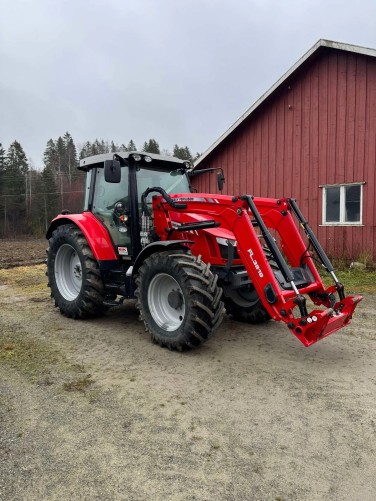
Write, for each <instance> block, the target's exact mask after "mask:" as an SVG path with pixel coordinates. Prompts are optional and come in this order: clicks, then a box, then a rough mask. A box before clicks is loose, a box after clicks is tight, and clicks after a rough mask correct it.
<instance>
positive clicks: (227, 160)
mask: <svg viewBox="0 0 376 501" xmlns="http://www.w3.org/2000/svg"><path fill="white" fill-rule="evenodd" d="M375 145H376V61H375V59H374V58H372V57H368V56H363V55H359V54H354V53H347V52H344V51H336V50H332V49H330V50H326V51H323V53H322V54H321V55H320V56H319V57H318V58H317V59H316V61H314V62H312V63H311V64H310V65H309V66H308V67H306V68H304V69H303V70H301V71H300V72H299V73H295V74H294V75H293V76H292V78H291V79H290V80H289V81H287V82H285V83H284V84H283V85H282V86H281V87H280V88H279V89H278V90H277V91H276V92H275V93H274V95H273V96H272V98H271V99H269V100H268V101H267V102H265V103H263V105H261V106H260V107H259V109H258V110H256V111H255V112H254V113H253V114H252V115H251V116H250V117H248V119H247V120H246V121H245V122H243V124H242V125H240V126H239V127H238V128H237V129H236V130H235V131H234V132H233V133H232V134H231V135H230V136H229V137H228V138H226V139H225V140H224V141H223V142H222V143H221V144H220V145H219V146H218V147H217V148H216V149H215V150H214V151H213V152H212V154H211V155H209V157H207V158H206V159H205V160H204V161H203V162H202V163H200V166H199V168H205V167H222V168H223V169H224V171H225V177H226V183H225V189H224V193H227V194H243V193H245V192H247V193H250V194H253V195H255V196H267V197H277V198H279V197H288V196H292V197H294V198H297V200H298V203H299V205H300V207H301V209H302V210H303V212H304V214H305V215H306V216H308V219H309V221H310V225H311V226H312V228H313V229H314V231H315V232H316V233H317V234H318V237H319V239H320V241H321V242H322V243H323V244H324V246H325V248H326V250H327V252H328V253H329V254H330V255H332V256H338V257H339V256H345V257H349V258H356V257H358V256H359V254H361V253H362V252H371V253H372V254H373V257H374V259H376V245H375V218H376V214H375V212H376V206H375V182H376V180H375V163H376V150H375ZM363 181H364V182H365V183H366V184H365V185H364V191H363V225H364V226H362V227H354V226H353V227H343V226H342V227H340V226H337V227H323V226H320V225H321V222H322V189H321V188H320V185H325V184H335V183H344V182H346V183H351V182H363ZM195 182H196V187H197V188H198V191H203V192H216V191H217V188H216V180H215V176H214V175H209V174H207V175H203V176H201V177H197V178H195Z"/></svg>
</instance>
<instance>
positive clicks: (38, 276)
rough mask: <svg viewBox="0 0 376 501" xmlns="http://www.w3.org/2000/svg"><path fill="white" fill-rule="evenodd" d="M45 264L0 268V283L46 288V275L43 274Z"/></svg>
mask: <svg viewBox="0 0 376 501" xmlns="http://www.w3.org/2000/svg"><path fill="white" fill-rule="evenodd" d="M45 271H46V265H44V264H38V265H36V266H19V267H17V268H11V269H9V270H7V269H0V283H1V284H2V285H12V286H19V287H22V288H24V287H25V286H31V287H35V288H37V289H39V288H41V287H42V286H43V287H44V288H46V285H47V277H46V275H45Z"/></svg>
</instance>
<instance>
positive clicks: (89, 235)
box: [46, 212, 118, 261]
mask: <svg viewBox="0 0 376 501" xmlns="http://www.w3.org/2000/svg"><path fill="white" fill-rule="evenodd" d="M72 223H73V224H75V225H76V226H78V228H79V229H80V230H81V231H82V233H83V234H84V235H85V238H86V240H87V242H88V244H89V246H90V248H91V250H92V252H93V254H94V257H95V259H97V260H98V261H108V260H117V259H118V256H117V255H116V253H115V250H114V246H113V244H112V241H111V238H110V236H109V234H108V233H107V230H106V228H105V227H104V226H103V225H102V224H101V223H100V222H99V221H98V219H97V218H96V217H95V216H94V215H93V214H92V213H91V212H82V213H81V214H64V215H59V216H57V217H56V218H55V219H53V220H52V221H51V224H50V227H49V228H48V230H47V233H46V238H47V239H49V238H51V236H52V233H53V231H54V230H56V228H57V227H58V226H61V225H62V224H72Z"/></svg>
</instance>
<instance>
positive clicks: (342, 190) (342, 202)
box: [320, 181, 365, 226]
mask: <svg viewBox="0 0 376 501" xmlns="http://www.w3.org/2000/svg"><path fill="white" fill-rule="evenodd" d="M364 184H365V182H364V181H361V182H359V183H342V184H324V185H320V188H322V189H323V194H322V224H321V225H320V226H364V225H363V224H362V221H363V185H364ZM349 186H360V214H359V218H360V220H359V221H350V222H347V221H345V189H346V188H347V187H349ZM327 188H340V194H339V203H340V207H339V221H329V222H327V221H326V189H327Z"/></svg>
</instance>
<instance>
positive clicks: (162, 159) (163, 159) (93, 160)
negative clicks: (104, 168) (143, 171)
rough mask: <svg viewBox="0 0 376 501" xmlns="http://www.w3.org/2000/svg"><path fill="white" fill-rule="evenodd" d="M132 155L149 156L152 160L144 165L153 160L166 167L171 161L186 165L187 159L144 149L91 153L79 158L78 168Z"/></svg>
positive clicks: (83, 168)
mask: <svg viewBox="0 0 376 501" xmlns="http://www.w3.org/2000/svg"><path fill="white" fill-rule="evenodd" d="M132 155H140V156H141V157H142V158H144V157H150V158H151V159H152V162H150V163H149V164H146V165H153V161H156V162H158V165H159V166H161V164H162V165H163V164H164V163H166V164H169V166H168V168H169V169H171V163H173V164H177V165H178V166H182V167H183V166H186V165H187V160H181V159H180V158H176V157H168V156H164V155H157V154H156V153H147V152H145V151H118V152H115V153H103V154H101V155H93V156H91V157H86V158H83V159H82V160H80V166H79V167H78V168H79V169H80V170H84V171H88V170H89V169H90V168H91V167H92V166H94V165H97V164H104V162H105V161H106V160H113V159H114V157H115V159H116V157H118V159H123V160H128V158H129V157H130V156H132ZM166 167H167V165H166Z"/></svg>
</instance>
